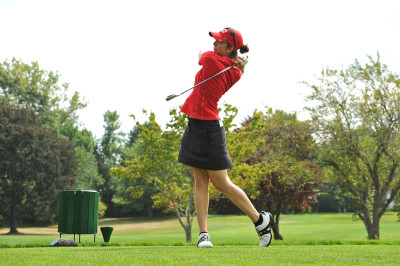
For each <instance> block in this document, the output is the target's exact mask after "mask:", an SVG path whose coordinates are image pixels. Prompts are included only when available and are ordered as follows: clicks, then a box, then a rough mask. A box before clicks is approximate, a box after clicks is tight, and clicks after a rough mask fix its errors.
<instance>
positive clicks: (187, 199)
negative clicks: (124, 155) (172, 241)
mask: <svg viewBox="0 0 400 266" xmlns="http://www.w3.org/2000/svg"><path fill="white" fill-rule="evenodd" d="M144 113H147V112H146V111H144ZM170 115H171V116H172V119H171V121H170V123H168V124H167V130H165V131H163V130H162V129H161V127H160V126H159V125H158V123H157V122H156V120H155V115H154V113H150V114H149V117H148V119H149V120H148V124H147V125H145V124H140V123H139V122H138V123H137V125H138V126H139V127H140V128H141V133H140V134H139V136H138V139H137V141H136V142H137V143H138V145H140V149H141V154H131V157H130V158H129V159H125V160H124V161H123V162H122V163H121V166H119V167H117V168H113V169H112V170H111V175H112V176H114V177H120V178H122V179H129V181H130V182H131V184H132V187H131V195H132V197H134V198H139V197H141V196H142V195H143V193H144V189H143V188H144V186H145V185H148V184H151V185H152V186H154V187H155V188H156V189H157V190H158V192H159V193H158V194H157V195H155V196H153V197H152V198H153V200H154V203H155V206H154V207H155V208H159V207H166V206H167V207H169V210H170V211H172V212H174V213H175V214H176V216H177V217H178V220H179V223H180V224H181V226H182V227H183V229H184V230H185V233H186V241H187V242H191V241H192V235H191V231H192V221H193V218H194V212H195V210H194V208H193V202H194V201H193V194H194V179H193V177H192V173H191V172H190V171H189V170H188V168H187V167H186V166H184V165H181V164H179V163H178V162H177V158H178V152H179V147H180V141H181V137H182V134H183V131H184V128H185V116H184V115H183V114H182V113H179V112H177V110H176V109H172V110H171V112H170Z"/></svg>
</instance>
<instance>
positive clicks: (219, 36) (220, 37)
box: [208, 31, 224, 42]
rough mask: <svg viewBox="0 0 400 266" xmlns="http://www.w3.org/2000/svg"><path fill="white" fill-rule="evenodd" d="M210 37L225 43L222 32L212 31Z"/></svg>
mask: <svg viewBox="0 0 400 266" xmlns="http://www.w3.org/2000/svg"><path fill="white" fill-rule="evenodd" d="M208 35H210V36H211V37H213V38H214V39H215V40H216V41H218V42H224V37H223V36H222V34H221V33H220V32H212V31H210V32H209V33H208Z"/></svg>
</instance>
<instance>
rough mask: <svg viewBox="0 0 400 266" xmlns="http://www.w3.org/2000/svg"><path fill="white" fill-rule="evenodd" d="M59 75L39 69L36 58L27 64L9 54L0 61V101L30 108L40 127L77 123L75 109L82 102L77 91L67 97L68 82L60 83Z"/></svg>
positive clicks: (79, 106)
mask: <svg viewBox="0 0 400 266" xmlns="http://www.w3.org/2000/svg"><path fill="white" fill-rule="evenodd" d="M59 78H60V75H59V74H58V73H57V72H56V73H54V72H53V71H50V72H48V71H45V70H42V69H40V67H39V64H38V63H37V62H32V63H31V65H29V64H25V63H23V62H21V61H19V60H17V59H15V58H13V59H12V60H11V62H8V61H5V62H3V63H0V104H1V105H7V106H14V107H19V108H28V109H30V110H33V111H34V112H35V113H36V114H38V115H39V119H40V123H41V125H42V126H44V127H51V128H54V129H58V128H59V127H60V126H61V125H63V124H64V123H65V122H66V121H72V122H73V123H77V119H78V115H77V114H76V111H78V110H79V109H82V108H84V107H85V106H86V103H84V102H82V101H81V100H80V98H79V93H78V92H75V93H74V94H73V96H72V97H71V98H68V96H67V91H68V87H69V84H68V83H64V84H62V85H61V87H60V85H59ZM56 133H58V131H56Z"/></svg>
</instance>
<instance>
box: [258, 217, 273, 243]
mask: <svg viewBox="0 0 400 266" xmlns="http://www.w3.org/2000/svg"><path fill="white" fill-rule="evenodd" d="M260 215H262V218H263V222H262V224H260V225H259V226H256V227H254V228H255V229H256V231H257V234H258V236H259V237H260V247H268V246H269V244H271V240H272V232H271V223H272V214H271V213H269V212H265V211H262V212H260Z"/></svg>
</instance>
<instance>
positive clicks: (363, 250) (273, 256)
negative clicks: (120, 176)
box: [0, 245, 400, 265]
mask: <svg viewBox="0 0 400 266" xmlns="http://www.w3.org/2000/svg"><path fill="white" fill-rule="evenodd" d="M3 251H4V252H3ZM0 259H1V261H2V265H20V264H24V265H35V264H46V265H50V264H53V265H54V264H63V265H64V264H74V265H82V264H86V265H89V264H94V265H127V264H135V265H266V264H271V265H276V264H328V265H343V264H360V265H361V264H362V265H365V264H367V265H368V264H369V265H377V264H378V265H382V264H385V265H388V264H398V263H399V262H400V248H399V246H393V245H392V246H390V245H389V246H387V245H379V246H376V245H366V246H360V245H333V246H322V245H314V246H304V245H293V246H283V245H281V246H271V247H269V248H259V247H256V246H224V247H215V248H212V249H198V248H196V247H190V246H187V247H173V246H163V247H159V246H154V247H146V246H145V247H143V246H140V247H125V246H124V247H78V248H11V249H6V250H1V252H0Z"/></svg>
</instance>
